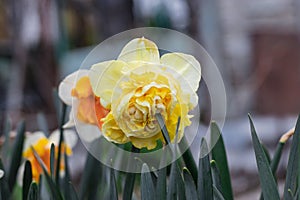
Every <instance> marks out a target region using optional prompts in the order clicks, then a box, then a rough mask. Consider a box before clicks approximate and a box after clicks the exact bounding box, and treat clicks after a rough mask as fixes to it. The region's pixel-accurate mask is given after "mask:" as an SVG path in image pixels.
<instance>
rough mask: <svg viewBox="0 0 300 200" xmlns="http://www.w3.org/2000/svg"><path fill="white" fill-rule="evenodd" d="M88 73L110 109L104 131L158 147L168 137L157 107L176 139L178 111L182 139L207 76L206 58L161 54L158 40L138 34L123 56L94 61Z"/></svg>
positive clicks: (109, 137)
mask: <svg viewBox="0 0 300 200" xmlns="http://www.w3.org/2000/svg"><path fill="white" fill-rule="evenodd" d="M88 76H89V80H90V84H91V87H92V91H93V93H94V95H95V96H96V97H99V98H100V102H99V103H100V104H101V106H103V107H104V108H105V109H107V110H108V111H109V113H108V114H107V115H105V117H104V118H102V119H100V121H101V122H102V123H103V124H102V127H101V128H102V134H103V136H104V137H105V138H106V139H107V140H109V141H112V142H115V143H120V144H123V143H126V142H129V141H130V142H132V144H133V145H134V146H135V147H137V148H143V147H146V148H148V149H153V148H155V147H156V141H157V140H158V139H162V138H163V137H162V133H161V130H160V127H159V124H158V122H157V119H156V117H155V114H156V113H160V114H161V115H162V116H163V118H164V120H165V125H166V128H167V129H168V131H169V134H170V138H171V141H172V142H174V141H175V132H176V126H177V120H178V117H181V123H180V127H179V132H178V138H177V139H178V141H180V139H181V138H182V136H183V132H184V128H185V127H186V126H189V125H190V124H191V121H190V118H191V116H190V115H189V111H191V110H192V109H193V108H194V107H195V106H196V105H197V103H198V97H197V94H196V91H197V89H198V86H199V82H200V79H201V68H200V64H199V62H198V61H197V60H196V59H195V58H194V57H193V56H191V55H187V54H183V53H166V54H164V55H163V56H162V57H160V55H159V51H158V48H157V46H156V44H155V43H153V42H152V41H150V40H148V39H145V38H136V39H133V40H131V41H130V42H129V43H128V44H127V45H126V46H125V47H124V48H123V50H122V51H121V53H120V55H119V57H118V59H117V60H111V61H106V62H101V63H97V64H95V65H93V66H92V67H91V69H90V71H89V73H88ZM79 81H80V80H79ZM91 106H92V107H93V105H91ZM77 115H78V113H77ZM78 118H79V117H78Z"/></svg>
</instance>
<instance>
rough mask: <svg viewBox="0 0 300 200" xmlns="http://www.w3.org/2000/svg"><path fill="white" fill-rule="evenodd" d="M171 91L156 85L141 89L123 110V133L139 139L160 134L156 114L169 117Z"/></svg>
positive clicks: (120, 123)
mask: <svg viewBox="0 0 300 200" xmlns="http://www.w3.org/2000/svg"><path fill="white" fill-rule="evenodd" d="M171 100H172V94H171V90H170V89H169V88H168V87H167V86H161V85H157V84H155V83H153V84H149V85H147V86H144V87H139V88H137V89H136V90H135V93H134V94H133V96H132V97H131V98H130V100H129V103H128V104H127V105H125V106H124V109H121V117H120V121H118V124H119V126H120V128H121V129H122V130H123V132H124V133H125V134H126V135H127V137H129V136H134V137H137V138H147V137H151V136H154V135H156V134H157V133H159V132H160V127H159V124H158V122H157V119H156V117H155V114H157V113H160V114H162V115H163V116H167V110H168V109H169V107H170V106H171V105H170V102H171Z"/></svg>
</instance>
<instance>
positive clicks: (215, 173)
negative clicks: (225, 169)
mask: <svg viewBox="0 0 300 200" xmlns="http://www.w3.org/2000/svg"><path fill="white" fill-rule="evenodd" d="M210 165H211V172H212V179H213V184H214V185H215V186H216V188H217V189H218V190H219V191H220V192H221V193H222V191H223V189H222V184H221V176H220V171H219V167H218V165H217V163H216V161H215V160H212V161H210Z"/></svg>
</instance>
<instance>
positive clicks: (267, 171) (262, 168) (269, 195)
mask: <svg viewBox="0 0 300 200" xmlns="http://www.w3.org/2000/svg"><path fill="white" fill-rule="evenodd" d="M248 116H249V121H250V127H251V136H252V142H253V147H254V152H255V157H256V164H257V167H258V172H259V179H260V184H261V189H262V193H263V196H264V198H265V199H272V200H277V199H278V200H279V199H280V197H279V193H278V189H277V186H276V182H275V179H274V177H273V173H272V171H271V168H270V165H269V162H268V159H267V156H266V154H265V152H264V150H263V147H262V146H261V144H260V142H259V139H258V137H257V134H256V131H255V128H254V125H253V122H252V119H251V116H250V115H248Z"/></svg>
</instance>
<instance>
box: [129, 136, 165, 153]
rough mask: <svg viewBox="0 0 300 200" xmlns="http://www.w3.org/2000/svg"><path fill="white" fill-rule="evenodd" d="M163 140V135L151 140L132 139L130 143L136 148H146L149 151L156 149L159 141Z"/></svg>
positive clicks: (153, 137) (150, 138)
mask: <svg viewBox="0 0 300 200" xmlns="http://www.w3.org/2000/svg"><path fill="white" fill-rule="evenodd" d="M159 139H163V137H162V135H161V133H160V134H157V135H155V136H152V137H149V138H136V137H130V141H131V143H132V145H133V146H135V147H136V148H139V149H141V148H144V147H146V148H147V149H148V150H151V149H154V148H155V147H156V146H157V140H159Z"/></svg>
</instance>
